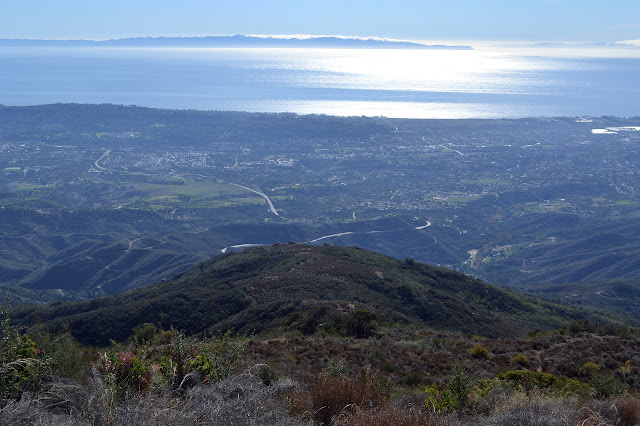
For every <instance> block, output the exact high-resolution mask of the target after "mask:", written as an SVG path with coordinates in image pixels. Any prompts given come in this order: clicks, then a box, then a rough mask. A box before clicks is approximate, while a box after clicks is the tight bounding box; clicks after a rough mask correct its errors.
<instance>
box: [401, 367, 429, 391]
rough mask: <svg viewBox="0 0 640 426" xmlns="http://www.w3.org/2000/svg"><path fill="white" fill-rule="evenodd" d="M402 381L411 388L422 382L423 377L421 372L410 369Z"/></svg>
mask: <svg viewBox="0 0 640 426" xmlns="http://www.w3.org/2000/svg"><path fill="white" fill-rule="evenodd" d="M404 382H405V384H406V385H407V386H409V387H412V388H413V387H416V386H419V385H421V384H422V382H424V377H422V374H420V373H418V372H417V371H412V372H411V373H409V374H407V378H406V379H405V381H404Z"/></svg>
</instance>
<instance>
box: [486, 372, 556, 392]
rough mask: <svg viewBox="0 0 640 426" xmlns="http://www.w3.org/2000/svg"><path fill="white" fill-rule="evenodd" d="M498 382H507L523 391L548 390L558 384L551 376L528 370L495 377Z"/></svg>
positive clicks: (505, 373)
mask: <svg viewBox="0 0 640 426" xmlns="http://www.w3.org/2000/svg"><path fill="white" fill-rule="evenodd" d="M496 377H497V378H498V379H500V380H504V381H508V382H510V383H512V384H513V385H515V386H519V387H522V388H523V389H524V390H525V391H530V390H532V389H549V388H552V387H554V386H555V385H556V384H557V383H558V379H557V378H556V377H555V376H554V375H553V374H548V373H542V372H540V371H530V370H511V371H505V372H504V373H500V374H498V375H497V376H496Z"/></svg>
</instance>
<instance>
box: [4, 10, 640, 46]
mask: <svg viewBox="0 0 640 426" xmlns="http://www.w3.org/2000/svg"><path fill="white" fill-rule="evenodd" d="M1 3H2V4H1V5H0V38H58V39H60V38H62V39H78V38H86V39H105V38H123V37H133V36H160V35H166V36H191V35H199V36H202V35H232V34H344V35H357V36H381V37H391V38H410V39H423V40H429V39H433V40H438V39H440V40H533V41H617V40H628V39H639V38H640V19H638V16H640V1H638V0H437V1H432V0H322V1H309V0H296V1H291V0H225V1H218V0H180V1H177V0H176V1H173V0H171V1H169V0H56V1H53V0H2V2H1Z"/></svg>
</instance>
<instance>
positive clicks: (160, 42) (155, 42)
mask: <svg viewBox="0 0 640 426" xmlns="http://www.w3.org/2000/svg"><path fill="white" fill-rule="evenodd" d="M0 46H18V47H19V46H25V47H27V46H28V47H236V48H242V47H247V48H259V47H263V48H333V49H335V48H344V49H439V50H473V48H472V47H471V46H451V45H444V44H435V45H434V44H422V43H416V42H410V41H402V40H390V39H384V38H377V37H343V36H300V37H298V36H245V35H234V36H209V37H134V38H122V39H114V40H99V41H96V40H36V39H0Z"/></svg>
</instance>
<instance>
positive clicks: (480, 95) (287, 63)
mask: <svg viewBox="0 0 640 426" xmlns="http://www.w3.org/2000/svg"><path fill="white" fill-rule="evenodd" d="M639 53H640V48H636V49H635V50H634V49H626V50H611V49H599V50H598V49H594V48H590V49H550V48H546V49H544V48H540V47H535V48H528V49H523V48H515V47H513V48H482V49H477V50H404V49H389V50H382V49H295V48H293V49H252V48H244V49H233V48H226V49H225V48H54V49H49V48H26V49H18V48H9V49H7V48H3V49H0V63H2V65H3V66H2V67H1V68H0V104H5V105H33V104H44V103H54V102H86V103H104V102H109V103H115V104H125V105H128V104H135V105H141V106H149V107H160V108H180V109H205V110H240V111H254V112H295V113H300V114H312V113H316V114H335V115H349V116H352V115H358V116H360V115H367V116H379V115H384V116H388V117H407V118H472V117H476V118H488V117H494V118H500V117H524V116H560V115H572V116H582V115H596V116H597V115H620V116H631V115H637V114H638V111H637V108H636V105H637V101H636V100H637V98H638V96H640V84H639V82H638V80H639V78H638V75H640V54H639ZM616 55H618V56H616Z"/></svg>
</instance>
